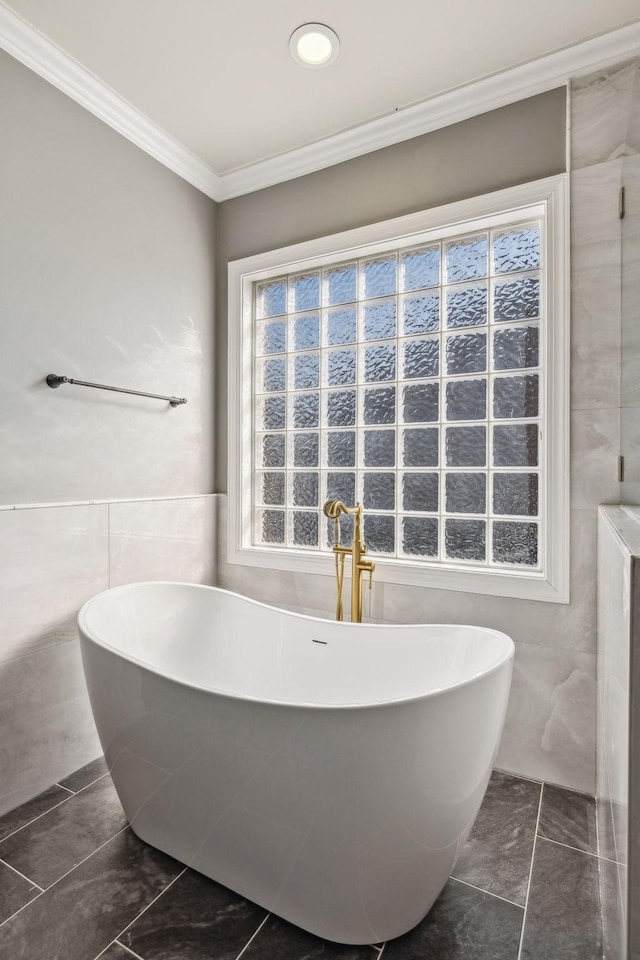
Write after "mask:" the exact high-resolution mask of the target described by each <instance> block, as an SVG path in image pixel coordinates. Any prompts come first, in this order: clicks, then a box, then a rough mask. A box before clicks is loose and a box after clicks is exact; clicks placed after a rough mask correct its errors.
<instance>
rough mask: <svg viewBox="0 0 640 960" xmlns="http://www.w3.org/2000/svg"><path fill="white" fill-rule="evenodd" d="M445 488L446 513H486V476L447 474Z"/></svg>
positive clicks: (477, 474)
mask: <svg viewBox="0 0 640 960" xmlns="http://www.w3.org/2000/svg"><path fill="white" fill-rule="evenodd" d="M445 487H446V503H447V513H486V511H487V477H486V474H484V473H448V474H447V475H446V478H445Z"/></svg>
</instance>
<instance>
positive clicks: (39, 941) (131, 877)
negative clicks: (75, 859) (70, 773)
mask: <svg viewBox="0 0 640 960" xmlns="http://www.w3.org/2000/svg"><path fill="white" fill-rule="evenodd" d="M183 869H184V868H183V866H182V864H180V863H178V862H177V861H176V860H173V859H172V858H171V857H168V856H166V854H164V853H160V851H159V850H155V849H154V848H153V847H150V846H149V845H148V844H146V843H143V842H142V841H141V840H138V838H137V837H136V836H135V834H134V833H133V832H132V831H131V830H124V831H123V832H122V833H119V834H118V835H117V836H116V837H113V838H112V839H111V840H110V841H109V843H107V844H105V846H104V847H102V849H101V850H98V851H97V853H95V854H94V855H93V856H92V857H89V859H88V860H86V861H85V862H84V863H82V864H80V866H78V867H77V868H76V869H75V870H73V871H72V872H71V873H70V874H69V875H68V876H66V877H64V878H63V879H62V880H60V882H59V883H56V884H54V885H53V886H52V887H51V888H50V889H49V890H46V891H45V892H44V893H43V894H42V895H41V896H40V897H38V898H37V900H34V902H33V903H31V904H29V905H28V906H27V907H26V908H25V909H24V910H21V911H20V913H18V914H16V916H15V917H12V918H11V919H10V920H8V921H7V922H6V923H5V924H3V925H2V926H0V957H3V958H5V957H7V958H11V960H89V958H93V957H96V956H97V955H98V954H99V953H100V951H101V950H104V948H105V947H107V946H108V945H109V944H110V943H111V942H112V941H113V939H114V938H115V937H117V935H118V934H119V933H120V931H121V930H123V929H124V928H125V927H126V926H127V925H128V924H130V923H131V922H132V920H134V919H135V918H136V917H137V916H138V914H139V913H140V911H141V910H143V909H144V908H145V907H146V906H148V905H149V904H150V903H151V901H152V900H154V899H155V898H156V897H157V896H158V894H160V893H161V892H162V891H163V890H164V888H165V887H166V886H167V884H169V883H170V882H171V881H172V880H173V879H174V878H175V877H177V876H178V874H179V873H180V871H181V870H183Z"/></svg>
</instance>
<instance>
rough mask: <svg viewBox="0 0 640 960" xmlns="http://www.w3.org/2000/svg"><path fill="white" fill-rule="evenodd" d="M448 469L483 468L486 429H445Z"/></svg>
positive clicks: (484, 462) (485, 462)
mask: <svg viewBox="0 0 640 960" xmlns="http://www.w3.org/2000/svg"><path fill="white" fill-rule="evenodd" d="M445 450H446V456H447V466H448V467H484V466H486V464H487V428H486V427H447V432H446V435H445Z"/></svg>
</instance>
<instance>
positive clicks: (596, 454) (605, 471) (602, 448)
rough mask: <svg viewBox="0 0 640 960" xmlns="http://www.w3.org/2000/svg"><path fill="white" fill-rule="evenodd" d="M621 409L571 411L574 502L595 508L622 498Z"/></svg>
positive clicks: (576, 504) (572, 489)
mask: <svg viewBox="0 0 640 960" xmlns="http://www.w3.org/2000/svg"><path fill="white" fill-rule="evenodd" d="M619 453H620V408H619V407H610V408H598V409H591V410H573V411H572V413H571V505H572V507H574V508H575V509H577V510H587V509H589V508H591V509H594V508H595V507H596V506H597V505H598V504H599V503H617V502H618V501H619V499H620V483H619V480H618V455H619Z"/></svg>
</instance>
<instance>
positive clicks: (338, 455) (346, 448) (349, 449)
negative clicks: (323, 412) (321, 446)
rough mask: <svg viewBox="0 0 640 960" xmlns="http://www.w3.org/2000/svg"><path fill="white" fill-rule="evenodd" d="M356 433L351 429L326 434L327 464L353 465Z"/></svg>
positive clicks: (334, 465) (337, 465)
mask: <svg viewBox="0 0 640 960" xmlns="http://www.w3.org/2000/svg"><path fill="white" fill-rule="evenodd" d="M355 465H356V435H355V432H354V431H353V430H343V431H341V432H340V433H329V434H327V466H329V467H355Z"/></svg>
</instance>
